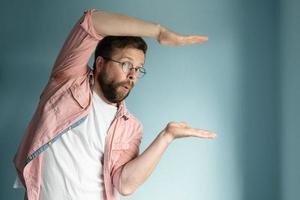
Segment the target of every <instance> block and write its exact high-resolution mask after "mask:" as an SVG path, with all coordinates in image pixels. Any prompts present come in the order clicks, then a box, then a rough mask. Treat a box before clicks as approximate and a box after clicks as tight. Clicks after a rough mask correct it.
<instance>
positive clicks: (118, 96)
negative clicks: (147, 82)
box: [97, 72, 134, 103]
mask: <svg viewBox="0 0 300 200" xmlns="http://www.w3.org/2000/svg"><path fill="white" fill-rule="evenodd" d="M106 77H107V76H106V74H105V73H103V72H102V73H100V74H99V75H98V77H97V81H98V83H99V85H100V88H101V90H102V93H103V95H104V97H105V98H106V99H107V100H108V101H109V102H111V103H120V102H121V101H123V100H124V99H125V98H126V97H127V96H128V95H129V93H130V91H131V89H132V88H133V86H134V84H133V82H131V81H129V80H128V81H121V82H113V81H109V80H107V78H106ZM122 86H126V87H127V88H128V91H127V92H122V91H120V90H119V91H118V88H119V87H122Z"/></svg>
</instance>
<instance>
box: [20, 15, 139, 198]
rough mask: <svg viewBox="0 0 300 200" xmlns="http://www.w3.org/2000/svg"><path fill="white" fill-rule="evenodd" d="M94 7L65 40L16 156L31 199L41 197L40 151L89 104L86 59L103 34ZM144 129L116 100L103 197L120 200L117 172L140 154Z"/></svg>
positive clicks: (82, 115)
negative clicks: (96, 22)
mask: <svg viewBox="0 0 300 200" xmlns="http://www.w3.org/2000/svg"><path fill="white" fill-rule="evenodd" d="M93 11H94V10H88V11H86V12H85V13H84V15H83V16H82V17H81V19H80V20H79V21H78V22H77V23H76V25H75V26H74V28H73V29H72V31H71V33H70V34H69V36H68V38H67V40H66V41H65V43H64V46H63V48H62V50H61V51H60V53H59V55H58V57H57V59H56V62H55V64H54V67H53V69H52V73H51V77H50V79H49V82H48V84H47V86H46V87H45V89H44V91H43V93H42V94H41V97H40V102H39V105H38V107H37V109H36V112H35V114H34V116H33V118H32V120H31V121H30V123H29V125H28V127H27V129H26V131H25V134H24V137H23V139H22V142H21V144H20V146H19V148H18V151H17V153H16V155H15V157H14V164H15V167H16V170H17V173H18V176H19V179H20V180H21V182H22V184H23V185H24V187H25V188H26V191H27V198H28V199H29V200H38V198H39V192H40V183H41V164H42V160H43V151H44V150H46V149H47V147H48V146H49V145H51V144H52V143H53V142H55V140H57V139H59V137H60V136H61V135H62V134H64V133H65V132H67V131H68V130H69V129H71V128H73V127H75V126H77V125H79V124H80V123H81V122H82V121H83V120H85V118H86V116H87V114H88V111H89V108H90V106H91V99H92V87H93V82H94V78H93V74H92V71H91V69H90V68H89V67H88V65H87V63H88V60H89V58H90V57H91V55H92V53H93V51H94V50H95V48H96V46H97V44H98V42H99V40H101V39H102V38H103V37H102V36H101V35H100V34H98V33H96V30H95V29H94V26H93V22H92V17H91V13H92V12H93ZM99 123H101V122H99ZM142 132H143V127H142V124H141V123H140V122H139V121H138V120H137V118H135V117H134V116H133V115H132V114H131V113H129V112H128V111H127V109H126V106H125V103H124V102H122V103H120V105H119V106H118V111H117V114H116V117H115V119H114V120H113V122H112V124H111V126H110V127H109V129H108V133H107V137H106V141H105V151H104V164H103V175H104V187H105V199H107V200H115V199H118V197H119V192H118V191H120V189H121V188H120V187H121V185H120V184H119V179H120V174H121V172H122V169H123V166H124V164H126V163H127V162H129V161H130V160H132V159H133V158H135V157H136V156H137V155H138V154H139V145H140V142H141V138H142Z"/></svg>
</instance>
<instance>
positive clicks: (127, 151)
mask: <svg viewBox="0 0 300 200" xmlns="http://www.w3.org/2000/svg"><path fill="white" fill-rule="evenodd" d="M141 36H144V37H152V38H155V39H157V41H158V42H159V43H161V44H164V45H170V46H177V45H190V44H196V43H201V42H204V41H206V40H207V37H205V36H193V35H191V36H183V35H179V34H176V33H174V32H171V31H169V30H168V29H166V28H164V27H162V26H160V25H159V24H152V23H147V22H144V21H141V20H139V19H136V18H132V17H128V16H124V15H119V14H112V13H105V12H98V11H95V10H88V11H86V12H85V14H84V15H83V16H82V18H81V19H80V20H79V21H78V22H77V24H76V25H75V26H74V28H73V29H72V31H71V33H70V34H69V36H68V38H67V40H66V41H65V43H64V46H63V48H62V50H61V52H60V54H59V55H58V58H57V60H56V62H55V64H54V67H53V69H52V72H51V76H50V79H49V82H48V84H47V86H46V87H45V89H44V91H43V93H42V94H41V96H40V102H39V105H38V108H37V110H36V112H35V114H34V116H33V119H32V120H31V122H30V124H29V126H28V128H27V130H26V132H25V135H24V138H23V140H22V142H21V144H20V146H19V149H18V151H17V154H16V156H15V159H14V162H15V166H16V169H17V172H18V177H19V180H20V182H21V183H22V185H23V186H24V187H25V188H26V196H25V197H26V198H28V199H30V200H37V199H41V200H45V199H46V200H48V199H55V200H57V199H89V200H91V199H97V200H99V199H107V200H115V199H118V195H119V193H120V194H122V195H129V194H132V193H133V192H134V191H135V190H136V189H137V188H138V187H139V186H140V185H141V184H142V183H143V182H144V181H145V180H146V179H147V177H148V176H149V175H150V174H151V173H152V171H153V170H154V168H155V166H156V165H157V163H158V161H159V160H160V157H161V156H162V154H163V152H164V151H165V149H166V148H167V147H168V145H169V144H170V143H171V142H172V141H173V140H174V139H176V138H181V137H188V136H195V137H201V138H214V137H215V134H214V133H213V132H210V131H205V130H201V129H194V128H191V127H189V126H188V125H187V124H186V123H176V122H170V123H168V125H167V126H166V128H164V129H163V130H162V131H161V132H160V133H159V134H158V136H157V138H156V139H155V140H154V141H153V142H152V144H151V145H150V146H149V147H148V148H147V149H146V150H145V151H144V152H143V153H142V154H140V155H139V145H140V142H141V137H142V132H143V131H142V125H141V123H140V122H139V121H138V120H137V119H136V118H135V117H134V116H133V115H132V114H130V113H129V111H128V110H127V109H126V106H125V102H124V99H125V98H126V97H127V96H128V95H129V93H130V91H131V89H132V88H133V87H134V85H135V84H136V83H137V81H138V79H139V78H140V77H141V76H143V75H144V74H145V72H146V71H145V68H144V62H145V53H146V50H147V45H146V43H145V42H144V40H143V39H142V38H141ZM96 47H97V48H96ZM95 48H96V52H95V61H94V69H93V70H91V69H90V68H89V67H88V65H87V63H88V60H89V58H90V56H91V54H92V53H93V51H94V50H95Z"/></svg>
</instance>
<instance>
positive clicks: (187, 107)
mask: <svg viewBox="0 0 300 200" xmlns="http://www.w3.org/2000/svg"><path fill="white" fill-rule="evenodd" d="M89 8H97V9H98V10H105V11H111V12H118V13H123V14H127V15H131V16H135V17H138V18H141V19H143V20H147V21H151V22H158V23H160V24H162V25H164V26H166V27H168V28H170V29H172V30H174V31H176V32H179V33H183V34H190V33H194V34H205V35H208V36H209V41H208V42H207V43H205V44H203V45H193V46H185V47H177V48H171V47H166V46H161V45H159V44H158V43H157V42H156V41H155V40H153V39H147V42H148V45H149V51H148V55H147V61H146V67H147V69H148V74H147V75H146V77H144V78H143V79H142V80H140V82H139V83H138V84H137V86H136V88H135V90H134V91H133V92H132V93H131V96H130V97H129V98H128V100H127V105H128V107H129V109H130V110H131V111H132V112H133V113H134V114H135V115H136V116H137V117H139V119H140V120H141V121H142V122H143V124H144V128H145V133H144V139H143V142H142V146H141V148H142V150H144V149H145V148H146V147H147V146H148V145H149V144H150V143H151V142H152V141H153V139H154V138H155V137H156V135H157V134H158V133H159V132H160V131H161V130H162V129H163V128H164V127H165V125H166V124H167V123H168V122H169V121H186V122H189V123H190V124H191V125H192V126H194V127H198V128H204V129H209V130H213V131H215V132H217V133H218V138H217V139H215V140H202V139H196V138H185V139H179V140H177V141H175V142H174V143H172V144H171V145H170V147H169V148H168V150H167V151H166V153H165V154H164V156H163V158H162V160H161V162H160V163H159V165H158V166H157V168H156V169H155V171H154V173H153V174H152V175H151V177H150V178H149V179H148V180H147V181H146V183H145V184H144V185H143V186H141V187H140V188H139V190H138V191H137V192H136V193H135V194H134V195H132V196H130V197H124V198H123V199H133V200H137V199H139V200H140V199H143V200H148V199H149V200H150V199H156V200H160V199H161V200H162V199H176V200H177V199H180V200H181V199H191V200H192V199H195V200H197V199H206V200H220V199H222V200H254V199H255V200H267V199H268V200H271V199H272V200H279V199H282V200H295V199H299V198H300V172H299V169H300V157H299V155H298V152H299V151H300V147H299V146H300V145H299V144H300V143H299V142H300V133H299V128H300V127H299V126H300V125H299V124H300V114H299V113H300V107H299V102H300V79H299V77H300V60H299V56H300V54H299V53H300V37H299V35H300V14H299V10H300V1H297V0H252V1H250V0H248V1H246V0H227V1H224V0H209V1H208V0H197V1H196V0H186V1H174V0H173V1H171V0H165V1H159V0H152V1H138V0H127V1H117V0H114V1H99V0H98V1H79V0H77V1H74V0H73V1H71V0H68V1H63V2H62V1H58V0H53V1H51V2H50V1H45V0H40V1H33V0H27V1H14V0H10V1H8V0H6V1H1V7H0V11H1V12H0V20H1V27H0V42H1V43H0V47H1V48H0V61H1V62H0V66H1V67H0V91H1V98H0V106H1V114H0V121H1V123H0V148H1V149H0V152H1V155H2V157H1V162H0V177H1V182H0V186H1V187H0V199H22V197H23V192H22V190H13V189H12V184H13V182H14V179H15V171H14V167H13V164H12V158H13V155H14V153H15V151H16V148H17V146H18V144H19V142H20V141H21V137H22V135H23V132H24V129H25V128H26V126H27V124H28V122H29V120H30V119H31V116H32V114H33V112H34V109H35V108H36V105H37V103H38V98H39V94H40V92H41V90H42V89H43V87H44V86H45V84H46V82H47V80H48V76H49V73H50V70H51V66H52V65H53V63H54V60H55V58H56V56H57V54H58V52H59V50H60V48H61V46H62V44H63V42H64V40H65V38H66V36H67V34H68V33H69V31H70V29H71V28H72V26H73V25H74V23H75V22H76V21H77V20H78V18H79V17H80V16H81V15H82V14H83V11H84V10H86V9H89ZM297 102H298V103H297ZM297 155H298V156H297Z"/></svg>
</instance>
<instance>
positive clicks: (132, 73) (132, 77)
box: [128, 68, 137, 81]
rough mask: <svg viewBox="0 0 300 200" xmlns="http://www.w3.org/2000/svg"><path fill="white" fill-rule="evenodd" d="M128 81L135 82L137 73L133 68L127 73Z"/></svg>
mask: <svg viewBox="0 0 300 200" xmlns="http://www.w3.org/2000/svg"><path fill="white" fill-rule="evenodd" d="M128 78H129V80H132V81H136V80H137V72H136V70H135V69H134V68H132V69H131V70H130V71H129V73H128Z"/></svg>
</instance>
